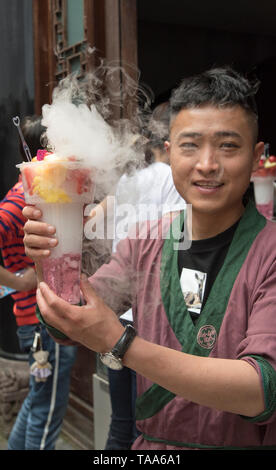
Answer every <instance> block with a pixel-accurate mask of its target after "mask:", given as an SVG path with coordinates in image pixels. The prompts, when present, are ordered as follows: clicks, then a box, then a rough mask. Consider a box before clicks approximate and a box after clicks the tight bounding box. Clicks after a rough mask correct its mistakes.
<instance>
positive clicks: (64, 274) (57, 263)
mask: <svg viewBox="0 0 276 470" xmlns="http://www.w3.org/2000/svg"><path fill="white" fill-rule="evenodd" d="M42 269H43V278H44V281H45V282H46V283H47V284H48V286H49V287H50V289H52V290H53V291H54V292H55V294H57V295H58V296H59V297H61V298H62V299H63V300H66V301H67V302H69V303H71V304H78V303H79V302H80V270H81V255H80V254H79V253H66V254H64V255H63V256H61V257H59V258H47V259H45V260H44V261H43V263H42Z"/></svg>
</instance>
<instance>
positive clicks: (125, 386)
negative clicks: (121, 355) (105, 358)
mask: <svg viewBox="0 0 276 470" xmlns="http://www.w3.org/2000/svg"><path fill="white" fill-rule="evenodd" d="M108 378H109V391H110V400H111V408H112V416H111V424H110V428H109V434H108V439H107V442H106V446H105V450H127V449H130V448H131V445H132V444H133V442H134V441H135V439H136V438H137V437H138V435H139V432H138V431H137V429H136V421H135V403H136V373H135V372H134V371H133V370H131V369H128V368H127V367H124V368H123V369H122V370H112V369H108Z"/></svg>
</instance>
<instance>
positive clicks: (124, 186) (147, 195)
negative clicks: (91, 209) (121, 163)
mask: <svg viewBox="0 0 276 470" xmlns="http://www.w3.org/2000/svg"><path fill="white" fill-rule="evenodd" d="M185 205H186V203H185V201H184V199H183V198H182V197H181V196H180V194H179V193H178V192H177V190H176V188H175V186H174V182H173V178H172V171H171V168H170V166H169V165H167V164H166V163H162V162H156V163H152V164H151V165H149V166H148V167H146V168H143V169H142V170H138V171H136V172H135V173H134V174H133V175H126V174H125V175H123V176H122V177H121V178H120V180H119V182H118V185H117V188H116V193H115V210H114V229H115V236H114V240H113V247H112V249H113V251H114V252H115V251H116V246H117V243H118V242H119V241H120V240H122V239H123V238H125V237H126V236H127V233H128V231H129V229H130V228H131V226H132V225H133V224H136V223H137V222H142V221H144V220H156V219H158V218H160V217H162V215H164V214H166V213H168V212H174V211H179V210H183V209H184V207H185ZM121 318H123V319H125V320H130V321H132V311H131V309H130V310H128V311H127V312H126V313H125V314H124V315H122V316H121Z"/></svg>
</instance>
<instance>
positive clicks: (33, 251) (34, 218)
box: [22, 206, 58, 261]
mask: <svg viewBox="0 0 276 470" xmlns="http://www.w3.org/2000/svg"><path fill="white" fill-rule="evenodd" d="M22 214H23V215H24V217H26V218H27V219H28V220H27V222H26V223H25V225H24V232H25V236H24V239H23V241H24V245H25V252H26V255H27V256H29V257H30V258H32V259H33V260H34V261H39V260H40V259H43V258H46V257H47V256H49V255H50V250H51V248H54V247H55V246H56V245H57V244H58V240H57V239H56V238H53V235H54V234H55V232H56V229H55V227H53V226H52V225H49V224H47V223H46V222H41V221H40V219H41V217H42V213H41V211H40V210H39V209H37V208H36V207H35V206H25V207H24V209H23V211H22Z"/></svg>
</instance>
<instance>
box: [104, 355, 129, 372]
mask: <svg viewBox="0 0 276 470" xmlns="http://www.w3.org/2000/svg"><path fill="white" fill-rule="evenodd" d="M100 358H101V361H102V362H103V363H104V364H105V365H106V366H107V367H109V368H110V369H114V370H120V369H122V368H123V366H122V361H121V360H120V359H116V357H115V356H113V354H112V353H106V354H101V355H100Z"/></svg>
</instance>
